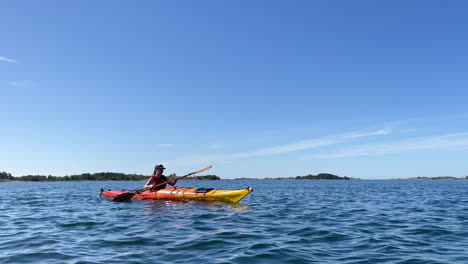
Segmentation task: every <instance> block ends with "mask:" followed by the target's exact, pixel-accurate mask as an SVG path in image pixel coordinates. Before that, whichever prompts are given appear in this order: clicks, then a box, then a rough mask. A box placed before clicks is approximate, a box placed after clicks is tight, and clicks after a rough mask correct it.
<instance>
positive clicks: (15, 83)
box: [10, 81, 33, 87]
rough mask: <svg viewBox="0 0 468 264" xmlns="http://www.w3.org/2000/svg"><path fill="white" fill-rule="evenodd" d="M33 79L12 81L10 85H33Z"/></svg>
mask: <svg viewBox="0 0 468 264" xmlns="http://www.w3.org/2000/svg"><path fill="white" fill-rule="evenodd" d="M32 84H33V82H32V81H14V82H10V85H11V86H13V87H25V86H30V85H32Z"/></svg>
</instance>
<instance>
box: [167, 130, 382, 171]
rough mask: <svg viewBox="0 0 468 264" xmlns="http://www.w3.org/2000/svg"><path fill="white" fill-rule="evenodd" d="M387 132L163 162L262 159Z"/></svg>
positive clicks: (173, 163) (191, 162) (351, 135)
mask: <svg viewBox="0 0 468 264" xmlns="http://www.w3.org/2000/svg"><path fill="white" fill-rule="evenodd" d="M389 133H390V131H389V130H377V131H372V132H360V133H349V134H342V135H337V136H331V137H327V138H318V139H310V140H303V141H299V142H296V143H292V144H285V145H279V146H275V147H269V148H263V149H258V150H254V151H250V152H240V153H231V154H215V155H193V156H184V157H180V158H177V159H174V160H168V161H165V162H164V163H165V164H170V165H181V164H183V165H188V164H200V163H213V162H230V161H232V160H235V159H242V158H251V157H262V156H270V155H278V154H286V153H290V152H295V151H301V150H308V149H314V148H319V147H325V146H330V145H336V144H340V143H344V142H348V141H352V140H357V139H359V138H364V137H370V136H377V135H387V134H389Z"/></svg>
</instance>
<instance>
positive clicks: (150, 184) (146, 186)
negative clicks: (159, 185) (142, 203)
mask: <svg viewBox="0 0 468 264" xmlns="http://www.w3.org/2000/svg"><path fill="white" fill-rule="evenodd" d="M152 182H153V177H150V178H149V179H148V181H147V182H146V184H145V186H143V189H146V190H147V189H151V187H153V184H152Z"/></svg>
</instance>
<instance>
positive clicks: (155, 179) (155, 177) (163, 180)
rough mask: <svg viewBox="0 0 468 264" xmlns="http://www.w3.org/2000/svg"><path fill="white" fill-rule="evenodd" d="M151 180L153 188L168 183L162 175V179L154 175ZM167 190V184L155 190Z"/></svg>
mask: <svg viewBox="0 0 468 264" xmlns="http://www.w3.org/2000/svg"><path fill="white" fill-rule="evenodd" d="M151 180H152V181H151V183H152V184H153V186H155V185H158V184H161V183H163V182H166V181H167V178H166V176H164V175H161V178H159V177H158V176H156V175H152V176H151ZM165 188H166V184H163V185H161V186H159V187H156V188H154V190H161V189H165Z"/></svg>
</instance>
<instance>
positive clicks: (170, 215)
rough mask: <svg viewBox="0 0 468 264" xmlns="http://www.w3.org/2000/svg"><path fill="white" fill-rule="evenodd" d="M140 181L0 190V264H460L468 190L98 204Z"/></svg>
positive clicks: (467, 235)
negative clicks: (102, 193) (106, 194)
mask: <svg viewBox="0 0 468 264" xmlns="http://www.w3.org/2000/svg"><path fill="white" fill-rule="evenodd" d="M142 185H143V182H65V183H64V182H62V183H0V191H1V194H2V195H1V201H0V263H249V264H251V263H468V254H467V253H468V250H467V246H468V197H467V192H468V191H467V190H468V181H461V180H460V181H444V180H438V181H307V180H303V181H294V180H283V181H264V180H258V181H228V180H223V181H196V182H194V181H191V182H188V181H185V182H184V181H181V182H180V183H179V185H180V186H187V187H214V188H218V189H240V188H246V187H247V186H251V187H253V188H254V192H253V193H251V194H250V195H249V196H247V197H246V198H245V199H244V200H242V201H241V203H240V204H237V205H232V204H223V203H202V202H167V201H133V202H131V203H113V202H111V201H110V200H108V199H102V198H100V197H99V189H100V188H101V187H104V188H106V189H107V188H110V189H122V188H126V189H137V188H140V187H141V186H142Z"/></svg>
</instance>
